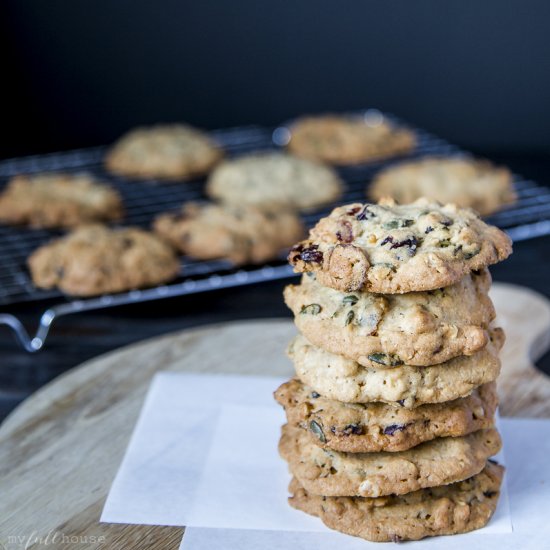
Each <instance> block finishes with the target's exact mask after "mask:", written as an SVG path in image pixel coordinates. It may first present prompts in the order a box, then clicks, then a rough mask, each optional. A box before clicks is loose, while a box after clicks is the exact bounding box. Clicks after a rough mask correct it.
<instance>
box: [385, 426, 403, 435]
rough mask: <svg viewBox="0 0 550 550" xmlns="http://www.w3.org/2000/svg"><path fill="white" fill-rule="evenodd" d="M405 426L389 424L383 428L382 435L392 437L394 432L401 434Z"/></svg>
mask: <svg viewBox="0 0 550 550" xmlns="http://www.w3.org/2000/svg"><path fill="white" fill-rule="evenodd" d="M406 427H407V424H390V425H389V426H386V427H385V428H384V435H393V434H394V433H396V432H402V431H403V430H404V429H405V428H406Z"/></svg>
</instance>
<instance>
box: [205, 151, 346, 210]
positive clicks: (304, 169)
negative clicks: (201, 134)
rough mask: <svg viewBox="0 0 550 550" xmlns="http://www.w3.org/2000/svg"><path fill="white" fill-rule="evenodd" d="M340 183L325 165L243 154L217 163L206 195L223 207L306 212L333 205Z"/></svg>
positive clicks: (280, 156) (276, 155)
mask: <svg viewBox="0 0 550 550" xmlns="http://www.w3.org/2000/svg"><path fill="white" fill-rule="evenodd" d="M342 187H343V182H342V180H341V179H340V178H339V176H338V174H337V173H336V172H335V171H334V170H333V169H331V168H329V167H328V166H324V165H322V164H319V163H317V162H312V161H309V160H306V159H301V158H297V157H294V156H292V155H285V154H281V153H259V154H253V155H245V156H243V157H239V158H237V159H234V160H228V161H225V162H223V163H222V164H220V165H219V166H218V167H217V168H216V169H215V170H214V171H213V172H212V173H211V174H210V177H209V178H208V183H207V186H206V193H207V194H208V196H210V197H212V198H213V199H218V200H221V201H222V202H224V203H227V204H235V205H243V204H251V205H255V206H259V207H262V208H270V209H272V208H288V207H290V208H297V209H310V208H315V207H318V206H322V205H324V204H327V203H331V202H334V201H336V200H338V199H339V198H340V196H341V195H342Z"/></svg>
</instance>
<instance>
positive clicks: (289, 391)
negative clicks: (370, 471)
mask: <svg viewBox="0 0 550 550" xmlns="http://www.w3.org/2000/svg"><path fill="white" fill-rule="evenodd" d="M275 399H276V400H277V402H278V403H279V404H280V405H282V406H283V407H284V409H285V412H286V417H287V421H288V424H289V425H290V426H292V427H295V428H301V429H302V430H304V431H305V432H306V433H307V434H308V435H309V438H310V440H311V441H312V442H313V443H315V444H316V445H318V446H319V447H323V448H325V449H329V450H331V449H332V450H334V451H341V452H346V453H372V452H379V451H386V452H396V451H406V450H407V449H410V448H412V447H415V446H416V445H419V444H420V443H424V442H426V441H431V440H432V439H435V438H437V437H459V436H463V435H468V434H469V433H472V432H475V431H477V430H481V429H484V428H490V427H492V426H493V424H494V414H495V410H496V407H497V402H498V398H497V393H496V385H495V383H494V382H493V383H490V384H485V385H483V386H481V387H479V388H476V389H475V390H474V391H473V392H472V393H471V394H470V395H469V396H468V397H463V398H461V399H455V400H454V401H449V402H447V403H440V404H435V405H422V406H420V407H417V408H415V409H406V408H404V407H395V406H392V405H386V404H384V403H366V404H357V403H355V404H354V403H343V402H341V401H335V400H334V399H328V398H326V397H324V396H322V395H320V394H319V393H317V392H316V391H315V390H313V388H310V387H309V386H305V385H304V384H302V383H301V382H300V381H299V380H297V379H293V380H289V381H288V382H285V383H284V384H282V385H281V386H280V387H279V388H278V389H277V391H276V392H275Z"/></svg>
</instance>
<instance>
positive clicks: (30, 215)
mask: <svg viewBox="0 0 550 550" xmlns="http://www.w3.org/2000/svg"><path fill="white" fill-rule="evenodd" d="M123 211H124V208H123V206H122V199H121V197H120V195H119V193H118V192H117V191H116V190H115V189H112V188H111V187H108V186H107V185H104V184H102V183H100V182H99V181H98V180H96V179H95V178H94V177H93V176H92V175H91V174H86V173H75V174H72V173H61V172H59V173H56V172H53V173H44V174H29V175H19V176H15V177H14V178H12V179H11V180H10V181H9V182H8V185H7V186H6V188H5V189H4V191H3V192H2V194H1V195H0V221H2V222H5V223H10V224H27V225H30V226H32V227H73V226H76V225H82V224H86V223H90V222H98V221H114V220H119V219H120V218H121V217H122V214H123Z"/></svg>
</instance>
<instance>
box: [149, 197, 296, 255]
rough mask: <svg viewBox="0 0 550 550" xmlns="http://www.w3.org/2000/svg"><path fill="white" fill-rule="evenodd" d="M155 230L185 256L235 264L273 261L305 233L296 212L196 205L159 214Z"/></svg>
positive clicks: (189, 204)
mask: <svg viewBox="0 0 550 550" xmlns="http://www.w3.org/2000/svg"><path fill="white" fill-rule="evenodd" d="M154 229H155V231H156V232H157V233H158V234H159V235H162V236H163V237H164V238H165V239H167V240H168V241H169V242H170V243H172V245H173V246H174V247H175V248H177V249H178V250H179V251H181V252H183V253H184V254H189V255H190V256H193V257H195V258H199V259H201V260H211V259H218V258H225V259H228V260H229V261H231V262H232V263H234V264H236V265H240V264H258V263H263V262H266V261H269V260H272V259H274V258H276V257H277V255H278V254H279V253H280V252H281V251H282V250H283V249H285V248H288V247H289V246H291V245H292V244H293V243H294V242H296V239H299V238H300V236H301V235H303V234H304V231H305V230H304V227H303V225H302V222H301V221H300V219H299V218H298V216H297V215H296V214H294V213H293V212H286V211H266V210H263V209H259V208H257V207H255V206H250V205H243V206H235V205H227V204H212V203H197V202H188V203H186V204H184V205H183V207H182V209H181V211H180V212H177V213H174V214H171V213H167V214H162V215H160V216H159V217H158V218H157V219H156V220H155V222H154Z"/></svg>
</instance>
